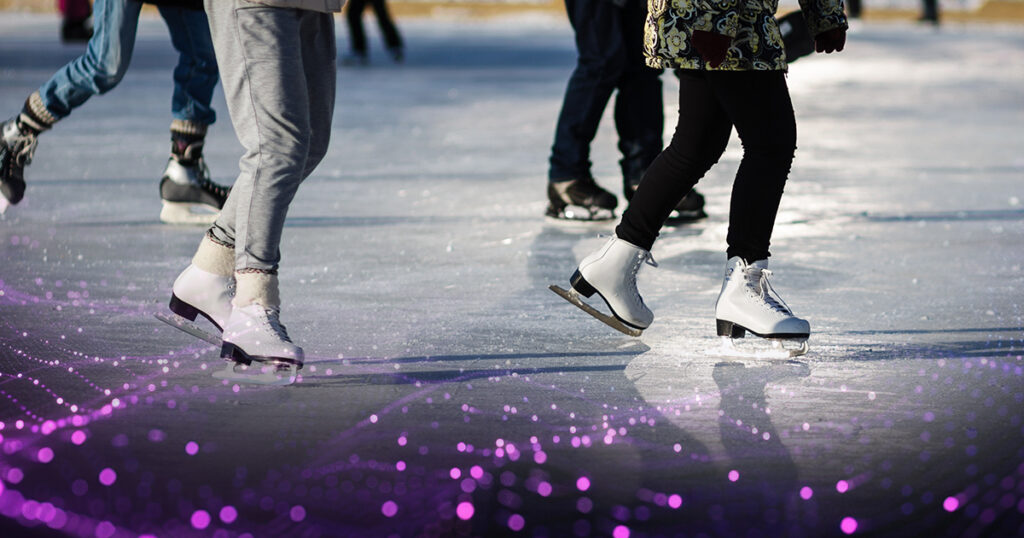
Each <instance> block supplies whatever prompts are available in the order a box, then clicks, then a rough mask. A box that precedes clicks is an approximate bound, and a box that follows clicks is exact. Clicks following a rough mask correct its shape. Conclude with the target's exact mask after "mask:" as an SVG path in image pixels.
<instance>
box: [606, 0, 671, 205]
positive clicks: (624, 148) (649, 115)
mask: <svg viewBox="0 0 1024 538" xmlns="http://www.w3.org/2000/svg"><path fill="white" fill-rule="evenodd" d="M646 16H647V7H646V5H645V2H644V1H642V0H632V1H631V2H629V3H627V4H626V5H625V6H624V7H623V8H622V10H621V14H620V23H619V28H620V30H621V32H622V42H623V43H624V46H625V55H626V64H625V68H624V70H623V73H622V76H621V77H619V80H618V90H619V91H618V94H617V95H616V97H615V127H616V130H617V131H618V134H619V151H620V152H621V153H622V160H621V161H619V164H620V165H621V166H622V179H623V186H624V189H623V192H624V193H625V194H626V196H627V198H628V197H630V196H631V195H632V192H631V191H632V189H630V187H634V186H635V185H637V184H638V183H640V179H641V178H642V177H643V174H644V171H645V170H647V167H648V166H650V165H651V163H652V162H654V159H655V158H656V157H657V156H658V154H659V153H661V150H662V149H663V146H662V132H663V131H664V129H665V112H664V107H663V104H662V92H661V70H660V69H652V68H650V67H647V66H646V65H645V63H644V51H643V39H644V22H645V18H646Z"/></svg>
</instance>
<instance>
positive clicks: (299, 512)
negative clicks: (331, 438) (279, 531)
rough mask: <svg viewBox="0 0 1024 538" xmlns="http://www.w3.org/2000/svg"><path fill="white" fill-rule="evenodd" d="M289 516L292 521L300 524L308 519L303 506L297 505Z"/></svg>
mask: <svg viewBox="0 0 1024 538" xmlns="http://www.w3.org/2000/svg"><path fill="white" fill-rule="evenodd" d="M288 515H289V516H290V517H291V518H292V521H294V522H296V523H298V522H299V521H302V520H304V519H306V509H305V508H304V507H303V506H302V505H301V504H297V505H295V506H293V507H292V509H291V511H290V512H289V513H288Z"/></svg>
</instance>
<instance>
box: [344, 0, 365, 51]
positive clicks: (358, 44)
mask: <svg viewBox="0 0 1024 538" xmlns="http://www.w3.org/2000/svg"><path fill="white" fill-rule="evenodd" d="M366 2H367V0H349V1H348V5H347V6H346V7H345V21H346V22H347V23H348V48H349V52H350V54H351V55H354V56H358V57H362V58H366V31H365V30H364V29H363V11H365V10H366Z"/></svg>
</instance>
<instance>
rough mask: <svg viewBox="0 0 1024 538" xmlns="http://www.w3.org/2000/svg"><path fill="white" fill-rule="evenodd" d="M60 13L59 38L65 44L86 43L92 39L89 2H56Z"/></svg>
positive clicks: (74, 0)
mask: <svg viewBox="0 0 1024 538" xmlns="http://www.w3.org/2000/svg"><path fill="white" fill-rule="evenodd" d="M57 9H59V10H60V13H61V18H62V19H61V24H60V38H61V40H62V41H64V42H66V43H76V42H86V41H89V38H90V37H92V22H91V21H90V20H89V17H90V16H92V6H91V5H90V4H89V0H57Z"/></svg>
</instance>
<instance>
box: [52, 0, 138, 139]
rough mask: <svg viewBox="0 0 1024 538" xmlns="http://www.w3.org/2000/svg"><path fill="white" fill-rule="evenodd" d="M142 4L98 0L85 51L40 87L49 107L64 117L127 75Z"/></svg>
mask: <svg viewBox="0 0 1024 538" xmlns="http://www.w3.org/2000/svg"><path fill="white" fill-rule="evenodd" d="M141 9H142V4H141V3H139V2H134V1H131V0H96V4H95V5H94V6H93V35H92V39H90V40H89V44H88V45H87V46H86V49H85V54H83V55H82V56H79V57H78V58H75V59H74V60H72V61H71V62H69V63H68V64H67V65H65V66H64V67H62V68H60V69H59V70H58V71H57V72H56V73H54V74H53V76H52V77H50V80H48V81H46V82H45V83H44V84H43V85H42V86H40V87H39V96H40V97H41V98H42V100H43V104H44V105H45V106H46V110H48V111H49V112H50V114H52V115H53V116H54V117H55V118H57V119H61V118H63V117H65V116H67V115H68V114H71V111H72V110H74V109H75V108H77V107H78V106H79V105H81V104H82V103H84V102H86V101H87V100H89V98H90V97H92V96H94V95H98V94H102V93H106V92H108V91H110V90H112V89H113V88H114V87H115V86H117V84H118V83H119V82H121V79H122V78H123V77H124V74H125V71H127V69H128V64H129V62H130V61H131V58H132V51H133V49H134V47H135V32H136V30H137V29H138V24H139V11H140V10H141Z"/></svg>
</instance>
